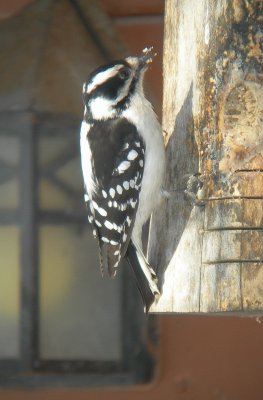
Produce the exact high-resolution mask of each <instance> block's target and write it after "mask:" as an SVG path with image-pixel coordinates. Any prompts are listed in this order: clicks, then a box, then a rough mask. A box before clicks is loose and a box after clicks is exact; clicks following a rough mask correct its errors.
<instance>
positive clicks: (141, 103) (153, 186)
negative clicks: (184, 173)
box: [123, 93, 165, 230]
mask: <svg viewBox="0 0 263 400" xmlns="http://www.w3.org/2000/svg"><path fill="white" fill-rule="evenodd" d="M123 116H124V117H125V118H127V119H128V120H129V121H130V122H132V123H133V124H134V125H135V126H136V127H137V129H138V131H139V134H140V135H141V137H142V138H143V140H144V142H145V145H146V152H145V165H144V174H143V179H142V187H141V193H140V202H139V207H138V210H137V215H136V221H135V227H134V229H135V230H139V229H141V226H142V225H143V224H144V223H145V222H146V221H147V219H148V218H149V216H150V214H151V213H152V211H153V209H154V208H155V207H156V205H157V204H158V203H159V201H160V197H161V187H162V184H163V178H164V169H165V150H164V141H163V136H162V130H161V126H160V124H159V122H158V120H157V117H156V115H155V113H154V111H153V109H152V106H151V104H150V103H149V102H148V101H147V100H146V99H145V97H144V96H143V95H142V94H140V93H137V94H135V95H134V97H133V99H132V101H131V104H130V107H128V109H127V110H125V111H124V113H123Z"/></svg>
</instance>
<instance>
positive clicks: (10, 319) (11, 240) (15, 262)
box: [0, 227, 19, 358]
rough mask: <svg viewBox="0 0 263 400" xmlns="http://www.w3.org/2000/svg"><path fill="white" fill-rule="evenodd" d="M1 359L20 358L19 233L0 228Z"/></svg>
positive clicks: (16, 230)
mask: <svg viewBox="0 0 263 400" xmlns="http://www.w3.org/2000/svg"><path fill="white" fill-rule="evenodd" d="M0 254H1V258H0V358H17V357H18V356H19V231H18V229H17V228H15V227H0Z"/></svg>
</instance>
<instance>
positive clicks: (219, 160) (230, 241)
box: [148, 0, 263, 314]
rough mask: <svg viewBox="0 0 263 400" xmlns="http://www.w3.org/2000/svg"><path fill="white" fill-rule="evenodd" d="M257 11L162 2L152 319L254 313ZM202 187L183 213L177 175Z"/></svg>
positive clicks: (260, 132) (258, 257)
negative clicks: (156, 292) (161, 158)
mask: <svg viewBox="0 0 263 400" xmlns="http://www.w3.org/2000/svg"><path fill="white" fill-rule="evenodd" d="M262 15H263V3H262V2H261V1H257V0H251V1H249V2H244V1H242V0H235V1H233V2H229V1H223V0H219V1H209V0H200V1H194V0H188V1H183V0H177V1H176V0H167V1H166V13H165V43H164V104H163V129H164V134H165V139H166V144H167V177H166V187H168V188H169V189H171V190H176V191H174V192H172V194H171V196H170V198H169V199H168V200H165V201H164V203H163V204H162V206H161V208H160V210H158V212H156V213H155V215H154V216H153V219H152V223H151V230H150V244H149V249H148V255H149V258H150V261H151V263H152V264H153V265H156V266H157V272H158V276H159V279H160V282H161V284H162V296H161V298H160V300H159V302H158V304H157V305H155V306H153V307H152V309H151V311H153V312H185V313H187V312H197V313H198V312H226V311H227V312H238V313H239V314H240V312H241V313H242V312H249V311H253V312H259V313H261V312H262V311H263V118H262V117H263V86H262V84H263V58H262V57H263V49H262V36H263V35H262V32H263V18H262ZM197 172H199V173H200V174H201V179H202V182H203V187H202V188H201V189H200V190H199V191H198V193H197V197H198V199H199V200H202V202H203V206H202V207H200V206H192V205H191V204H190V203H189V202H187V201H186V200H185V199H184V196H183V194H182V190H183V186H184V184H183V182H184V175H185V174H195V173H197Z"/></svg>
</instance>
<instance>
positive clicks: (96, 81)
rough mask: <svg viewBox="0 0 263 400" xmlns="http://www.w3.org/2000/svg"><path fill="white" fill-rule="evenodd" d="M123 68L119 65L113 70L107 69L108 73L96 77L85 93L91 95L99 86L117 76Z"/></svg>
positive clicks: (104, 72) (103, 72) (101, 73)
mask: <svg viewBox="0 0 263 400" xmlns="http://www.w3.org/2000/svg"><path fill="white" fill-rule="evenodd" d="M121 68H123V65H122V64H117V65H114V66H113V67H111V68H108V69H106V71H102V72H100V73H98V74H97V75H95V76H94V78H93V79H92V81H91V82H90V83H89V84H88V85H87V87H86V90H85V92H86V93H87V94H90V93H91V92H92V91H93V90H94V89H95V88H96V87H97V86H99V85H101V84H102V83H104V82H105V81H107V80H108V79H110V78H112V77H113V76H115V75H116V74H117V73H118V72H119V70H120V69H121Z"/></svg>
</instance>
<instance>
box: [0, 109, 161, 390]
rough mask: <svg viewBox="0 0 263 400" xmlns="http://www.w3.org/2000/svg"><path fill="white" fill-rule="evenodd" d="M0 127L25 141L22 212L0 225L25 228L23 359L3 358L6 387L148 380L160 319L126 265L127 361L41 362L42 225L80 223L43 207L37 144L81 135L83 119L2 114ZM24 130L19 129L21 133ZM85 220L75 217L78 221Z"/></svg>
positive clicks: (1, 379) (2, 215)
mask: <svg viewBox="0 0 263 400" xmlns="http://www.w3.org/2000/svg"><path fill="white" fill-rule="evenodd" d="M0 126H1V127H4V128H3V131H4V132H5V134H10V135H11V134H13V135H16V136H17V137H18V140H19V142H20V165H19V166H20V168H19V171H18V174H19V175H18V176H19V191H20V206H19V209H18V210H3V211H2V212H1V210H0V223H1V224H7V225H9V224H11V225H12V224H17V226H18V227H20V231H21V235H20V246H21V248H20V263H21V272H20V283H21V285H20V321H19V325H20V334H19V337H20V343H19V345H20V358H18V359H12V360H11V359H8V360H7V359H5V360H4V359H1V360H0V385H1V387H2V388H4V387H8V388H39V387H51V388H52V387H62V386H63V387H83V386H85V387H89V386H94V385H99V386H106V385H116V384H117V385H126V384H134V383H142V382H148V381H149V380H150V379H151V378H152V376H153V368H154V360H153V356H152V355H151V354H150V353H149V352H148V350H147V348H146V345H145V343H144V340H145V338H143V337H142V327H144V330H145V331H146V332H144V334H145V333H146V336H148V337H151V338H152V340H154V341H156V324H155V317H154V316H149V317H148V321H147V322H146V323H145V316H144V314H143V311H142V305H141V300H140V297H139V295H138V292H137V289H136V288H135V284H134V283H135V282H134V279H133V277H132V276H131V273H130V271H129V269H128V268H126V266H125V265H124V268H123V274H122V275H123V279H122V289H121V290H122V295H121V297H122V328H121V329H122V345H121V346H122V359H121V360H120V361H116V360H113V361H94V360H87V361H79V360H63V361H58V360H41V359H40V357H39V348H38V344H39V333H38V332H39V330H38V328H39V296H38V291H39V271H38V223H40V221H41V222H43V221H49V222H50V220H53V221H56V222H55V223H58V224H59V223H61V222H63V223H64V222H65V220H67V222H68V223H76V220H74V218H73V217H72V216H65V215H64V216H63V213H62V214H58V215H54V214H52V212H51V213H48V212H43V211H40V210H39V209H38V176H39V171H38V169H37V141H38V137H39V135H40V134H43V132H47V133H48V134H50V133H52V131H53V132H54V130H56V129H60V130H62V131H63V129H64V130H68V129H69V127H70V129H71V130H72V132H74V134H75V135H76V140H77V141H78V140H79V139H78V132H79V127H80V121H79V120H77V119H76V118H74V117H71V116H69V115H54V114H52V115H51V114H47V113H36V112H1V113H0ZM18 128H19V129H18ZM78 218H81V216H76V219H77V220H78Z"/></svg>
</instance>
